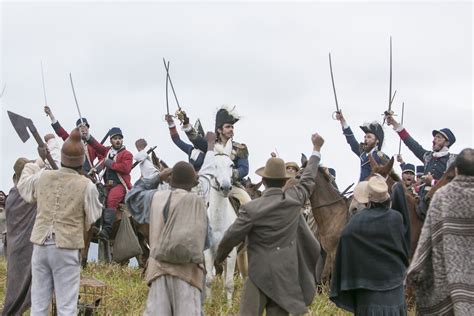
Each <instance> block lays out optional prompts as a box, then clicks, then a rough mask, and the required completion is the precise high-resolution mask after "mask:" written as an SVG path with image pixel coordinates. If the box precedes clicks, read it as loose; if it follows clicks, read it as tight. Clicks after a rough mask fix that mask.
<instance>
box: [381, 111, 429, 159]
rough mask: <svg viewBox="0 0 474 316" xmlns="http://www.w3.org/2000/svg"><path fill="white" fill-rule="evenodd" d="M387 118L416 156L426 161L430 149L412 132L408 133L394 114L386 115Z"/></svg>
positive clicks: (388, 122)
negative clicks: (415, 137) (411, 134)
mask: <svg viewBox="0 0 474 316" xmlns="http://www.w3.org/2000/svg"><path fill="white" fill-rule="evenodd" d="M385 119H386V120H387V124H388V125H392V127H393V129H394V130H395V131H396V132H397V134H398V136H400V138H401V139H402V140H403V142H404V143H405V145H406V146H407V147H408V149H410V151H411V152H412V153H413V154H414V155H415V156H416V158H418V159H420V160H421V161H422V162H425V159H424V157H425V154H426V153H427V152H428V150H426V149H424V148H423V147H421V145H420V144H419V143H418V142H417V141H416V140H415V139H413V137H411V136H410V134H408V132H407V130H406V129H405V128H404V127H403V126H402V125H401V124H400V123H398V122H397V121H396V120H395V119H394V118H393V116H391V115H387V116H385Z"/></svg>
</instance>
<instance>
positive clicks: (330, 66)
mask: <svg viewBox="0 0 474 316" xmlns="http://www.w3.org/2000/svg"><path fill="white" fill-rule="evenodd" d="M329 70H330V71H331V81H332V90H333V92H334V100H335V101H336V111H337V112H339V104H338V103H337V94H336V85H335V84H334V75H333V72H332V60H331V53H329Z"/></svg>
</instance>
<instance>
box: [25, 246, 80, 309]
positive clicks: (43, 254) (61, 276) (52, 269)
mask: <svg viewBox="0 0 474 316" xmlns="http://www.w3.org/2000/svg"><path fill="white" fill-rule="evenodd" d="M79 256H80V253H79V250H78V249H60V248H58V247H56V245H55V244H50V245H43V246H39V245H33V255H32V257H31V272H32V281H31V315H32V316H37V315H38V316H39V315H41V316H42V315H45V316H46V315H48V308H49V305H50V303H51V297H52V295H53V291H54V294H55V296H56V307H57V312H58V315H60V316H62V315H77V300H78V296H79V285H80V281H81V265H80V259H79Z"/></svg>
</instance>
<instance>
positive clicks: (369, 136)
mask: <svg viewBox="0 0 474 316" xmlns="http://www.w3.org/2000/svg"><path fill="white" fill-rule="evenodd" d="M336 119H337V120H338V121H339V122H340V123H341V126H342V132H343V133H344V136H345V137H346V141H347V143H348V144H349V145H350V146H351V150H352V152H353V153H354V154H356V155H357V156H359V158H360V176H359V181H364V180H365V179H367V177H368V176H369V175H370V173H371V172H372V167H371V166H370V162H369V155H370V156H372V158H374V159H375V161H376V162H377V163H378V164H385V163H386V162H387V161H388V160H389V158H388V156H387V155H385V154H384V153H383V152H382V145H383V140H384V132H383V128H382V126H381V125H380V124H379V123H378V122H372V123H367V124H364V125H362V126H361V127H360V128H361V129H362V131H363V132H364V133H365V135H364V142H363V143H360V144H359V142H358V141H357V140H356V138H355V136H354V133H353V132H352V129H351V128H350V126H349V125H348V124H347V122H346V119H345V118H344V115H342V112H341V111H339V112H337V113H336Z"/></svg>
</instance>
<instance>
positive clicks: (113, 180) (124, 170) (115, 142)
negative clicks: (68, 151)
mask: <svg viewBox="0 0 474 316" xmlns="http://www.w3.org/2000/svg"><path fill="white" fill-rule="evenodd" d="M109 136H110V143H111V145H112V146H108V147H106V146H103V145H102V144H100V143H99V142H98V141H97V140H96V139H95V138H94V137H92V136H91V135H90V134H87V136H86V139H87V143H88V144H89V145H91V146H92V148H93V149H94V151H95V152H96V153H97V155H101V156H103V157H105V159H104V160H102V161H101V162H100V163H99V165H98V166H97V167H96V168H93V169H91V171H92V172H96V173H100V172H101V171H102V170H103V169H104V168H105V174H104V181H105V186H106V188H107V189H108V193H107V201H106V208H105V209H104V214H103V221H102V229H101V230H100V232H99V234H98V237H99V238H102V239H104V240H108V239H109V237H110V233H111V231H112V225H113V224H114V221H115V216H116V212H117V207H118V206H119V203H121V202H122V201H123V200H124V198H125V194H126V193H127V192H128V190H130V189H131V187H132V184H131V176H130V172H131V171H132V166H133V155H132V153H131V152H129V151H128V150H127V149H125V146H124V145H123V134H122V130H121V129H120V128H118V127H112V128H111V129H110V131H109Z"/></svg>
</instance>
